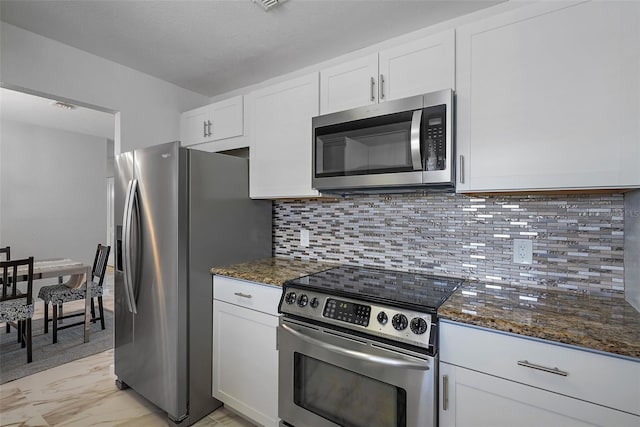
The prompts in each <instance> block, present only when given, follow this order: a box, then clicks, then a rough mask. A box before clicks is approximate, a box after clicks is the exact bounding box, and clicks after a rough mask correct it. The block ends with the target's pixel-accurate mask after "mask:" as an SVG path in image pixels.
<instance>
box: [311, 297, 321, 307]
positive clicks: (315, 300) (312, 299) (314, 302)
mask: <svg viewBox="0 0 640 427" xmlns="http://www.w3.org/2000/svg"><path fill="white" fill-rule="evenodd" d="M319 305H320V301H318V298H316V297H313V298H311V307H312V308H316V307H317V306H319Z"/></svg>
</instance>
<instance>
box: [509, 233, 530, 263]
mask: <svg viewBox="0 0 640 427" xmlns="http://www.w3.org/2000/svg"><path fill="white" fill-rule="evenodd" d="M513 263H514V264H532V263H533V241H532V240H529V239H513Z"/></svg>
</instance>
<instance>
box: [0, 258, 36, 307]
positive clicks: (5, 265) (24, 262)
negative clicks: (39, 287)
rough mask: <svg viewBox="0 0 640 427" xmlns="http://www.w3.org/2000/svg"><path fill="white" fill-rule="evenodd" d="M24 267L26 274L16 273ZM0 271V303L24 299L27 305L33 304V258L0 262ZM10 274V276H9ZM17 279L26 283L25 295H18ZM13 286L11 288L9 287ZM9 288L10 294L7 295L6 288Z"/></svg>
mask: <svg viewBox="0 0 640 427" xmlns="http://www.w3.org/2000/svg"><path fill="white" fill-rule="evenodd" d="M23 266H26V267H27V273H26V274H25V273H24V272H18V269H19V268H20V267H23ZM0 270H2V283H3V285H2V298H0V301H8V300H12V299H19V298H26V303H27V304H32V303H33V257H29V258H25V259H17V260H13V261H0ZM9 272H11V274H9ZM18 277H20V278H21V279H24V280H23V281H25V282H27V293H26V294H18V286H16V285H17V284H18V283H19V282H20V280H18ZM12 284H13V286H11V285H12ZM9 287H10V288H11V292H10V293H9V294H7V288H9Z"/></svg>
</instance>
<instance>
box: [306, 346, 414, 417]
mask: <svg viewBox="0 0 640 427" xmlns="http://www.w3.org/2000/svg"><path fill="white" fill-rule="evenodd" d="M294 382H295V384H294V393H293V396H294V402H295V404H296V405H298V406H301V407H303V408H305V409H306V410H308V411H311V412H313V413H315V414H317V415H319V416H321V417H323V418H325V419H327V420H329V421H332V422H334V423H336V424H338V425H340V426H344V427H406V424H407V419H406V405H407V395H406V391H405V390H404V389H402V388H399V387H396V386H393V385H390V384H387V383H384V382H382V381H378V380H376V379H373V378H369V377H366V376H364V375H361V374H358V373H355V372H352V371H348V370H346V369H343V368H340V367H338V366H334V365H331V364H329V363H326V362H322V361H320V360H317V359H314V358H311V357H309V356H305V355H303V354H300V353H295V356H294Z"/></svg>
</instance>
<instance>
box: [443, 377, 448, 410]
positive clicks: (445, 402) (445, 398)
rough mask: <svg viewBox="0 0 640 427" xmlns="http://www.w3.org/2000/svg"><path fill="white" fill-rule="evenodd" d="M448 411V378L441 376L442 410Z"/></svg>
mask: <svg viewBox="0 0 640 427" xmlns="http://www.w3.org/2000/svg"><path fill="white" fill-rule="evenodd" d="M447 409H449V376H448V375H443V376H442V410H443V411H446V410H447Z"/></svg>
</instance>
